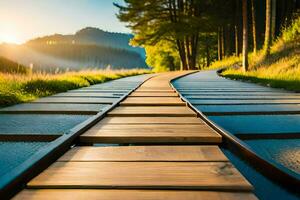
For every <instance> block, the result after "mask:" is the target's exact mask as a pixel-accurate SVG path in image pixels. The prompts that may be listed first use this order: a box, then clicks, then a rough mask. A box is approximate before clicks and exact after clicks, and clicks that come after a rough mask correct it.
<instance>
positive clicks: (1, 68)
mask: <svg viewBox="0 0 300 200" xmlns="http://www.w3.org/2000/svg"><path fill="white" fill-rule="evenodd" d="M0 72H4V73H17V74H27V73H28V72H29V68H27V67H25V66H24V65H21V64H18V63H16V62H13V61H11V60H9V59H6V58H4V57H1V56H0Z"/></svg>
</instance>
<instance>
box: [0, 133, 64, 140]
mask: <svg viewBox="0 0 300 200" xmlns="http://www.w3.org/2000/svg"><path fill="white" fill-rule="evenodd" d="M60 136H61V135H58V134H56V135H50V134H47V135H46V134H28V133H23V134H4V133H1V134H0V141H5V142H8V141H14V142H16V141H23V142H51V141H53V140H55V139H57V138H59V137H60Z"/></svg>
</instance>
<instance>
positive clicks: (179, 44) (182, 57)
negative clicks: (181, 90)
mask: <svg viewBox="0 0 300 200" xmlns="http://www.w3.org/2000/svg"><path fill="white" fill-rule="evenodd" d="M176 44H177V48H178V53H179V57H180V61H181V68H182V70H188V66H187V62H186V57H185V50H184V46H182V42H181V41H180V40H176Z"/></svg>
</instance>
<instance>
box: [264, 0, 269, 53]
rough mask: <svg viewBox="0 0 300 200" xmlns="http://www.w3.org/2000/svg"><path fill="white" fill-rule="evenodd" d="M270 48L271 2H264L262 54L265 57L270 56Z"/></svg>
mask: <svg viewBox="0 0 300 200" xmlns="http://www.w3.org/2000/svg"><path fill="white" fill-rule="evenodd" d="M270 46H271V0H266V27H265V42H264V51H265V52H264V53H265V56H268V55H269V54H270Z"/></svg>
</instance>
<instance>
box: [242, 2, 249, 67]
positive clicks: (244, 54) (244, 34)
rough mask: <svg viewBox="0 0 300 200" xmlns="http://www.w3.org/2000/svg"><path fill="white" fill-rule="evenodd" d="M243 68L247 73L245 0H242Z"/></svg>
mask: <svg viewBox="0 0 300 200" xmlns="http://www.w3.org/2000/svg"><path fill="white" fill-rule="evenodd" d="M243 68H244V71H248V13H247V0H243Z"/></svg>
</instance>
